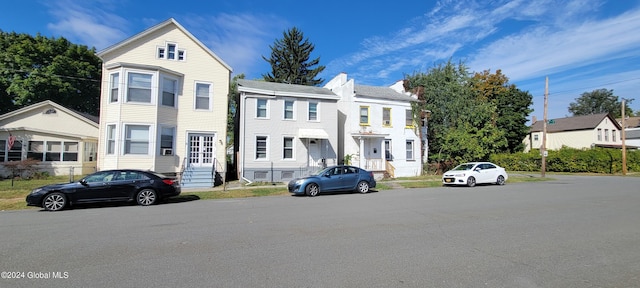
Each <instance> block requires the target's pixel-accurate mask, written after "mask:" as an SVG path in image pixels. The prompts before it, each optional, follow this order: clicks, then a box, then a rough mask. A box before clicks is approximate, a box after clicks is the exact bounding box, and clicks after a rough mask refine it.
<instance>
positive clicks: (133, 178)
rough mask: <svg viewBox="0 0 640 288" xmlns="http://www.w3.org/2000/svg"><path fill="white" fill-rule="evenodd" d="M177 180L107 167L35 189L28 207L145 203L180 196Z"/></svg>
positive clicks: (143, 172)
mask: <svg viewBox="0 0 640 288" xmlns="http://www.w3.org/2000/svg"><path fill="white" fill-rule="evenodd" d="M180 191H181V188H180V183H179V182H178V181H177V180H176V179H174V178H171V177H167V176H165V175H163V174H160V173H156V172H153V171H142V170H133V169H125V170H106V171H100V172H96V173H93V174H91V175H88V176H86V177H84V178H82V179H80V181H77V182H71V183H64V184H53V185H47V186H43V187H40V188H36V189H34V190H33V191H31V193H30V194H29V195H28V196H27V205H28V206H37V207H42V208H44V209H45V210H48V211H58V210H62V209H64V208H65V207H67V206H71V205H76V204H83V203H101V202H133V201H136V202H137V203H138V205H143V206H148V205H152V204H155V203H158V202H159V201H160V200H162V199H166V198H168V197H172V196H177V195H180Z"/></svg>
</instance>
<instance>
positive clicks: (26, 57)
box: [0, 31, 102, 115]
mask: <svg viewBox="0 0 640 288" xmlns="http://www.w3.org/2000/svg"><path fill="white" fill-rule="evenodd" d="M101 63H102V61H101V60H100V58H98V57H97V56H96V55H95V49H94V48H92V49H88V48H87V47H86V46H81V45H76V44H72V43H70V42H69V41H68V40H66V39H65V38H47V37H44V36H41V35H37V36H35V37H33V36H30V35H28V34H17V33H15V32H12V33H6V32H2V31H0V112H2V113H5V112H8V111H12V110H15V109H17V108H20V107H24V106H28V105H31V104H34V103H37V102H40V101H44V100H52V101H54V102H56V103H58V104H61V105H63V106H65V107H68V108H71V109H74V110H77V111H80V112H85V113H89V114H92V115H98V112H99V109H100V101H99V98H100V81H101Z"/></svg>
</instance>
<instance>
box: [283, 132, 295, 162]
mask: <svg viewBox="0 0 640 288" xmlns="http://www.w3.org/2000/svg"><path fill="white" fill-rule="evenodd" d="M282 158H283V159H293V137H284V143H283V145H282Z"/></svg>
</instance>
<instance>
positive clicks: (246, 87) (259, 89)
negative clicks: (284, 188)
mask: <svg viewBox="0 0 640 288" xmlns="http://www.w3.org/2000/svg"><path fill="white" fill-rule="evenodd" d="M238 91H239V92H240V102H239V103H238V104H239V113H240V121H239V122H240V123H239V126H240V127H239V133H240V136H239V139H240V141H239V144H240V145H239V153H238V158H239V159H238V163H237V166H238V173H239V174H240V178H241V179H243V180H246V181H250V182H254V181H263V182H286V181H289V180H291V179H294V178H297V177H301V176H307V175H309V174H310V173H314V172H317V171H318V170H319V169H321V168H323V167H326V166H330V165H335V164H338V155H337V149H338V146H339V144H338V113H337V102H338V99H339V97H338V96H337V95H336V94H334V93H333V92H331V91H330V90H328V89H324V88H321V87H313V86H304V85H293V84H281V83H273V82H264V81H253V80H244V79H239V80H238Z"/></svg>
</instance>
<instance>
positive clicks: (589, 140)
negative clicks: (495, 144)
mask: <svg viewBox="0 0 640 288" xmlns="http://www.w3.org/2000/svg"><path fill="white" fill-rule="evenodd" d="M543 124H544V122H543V121H536V122H535V123H533V125H531V128H530V130H529V134H528V135H527V136H526V137H525V139H524V140H523V143H524V144H525V152H527V151H530V150H531V149H540V147H541V146H542V132H543ZM621 129H622V127H621V126H620V124H618V122H617V121H616V120H615V119H614V118H613V117H611V116H610V115H609V114H606V113H604V114H594V115H586V116H575V117H567V118H555V119H549V120H548V121H547V145H546V149H547V150H558V149H560V148H562V147H563V146H567V147H571V148H577V149H583V148H593V147H611V148H621V147H622V140H621V137H622V136H621Z"/></svg>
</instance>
